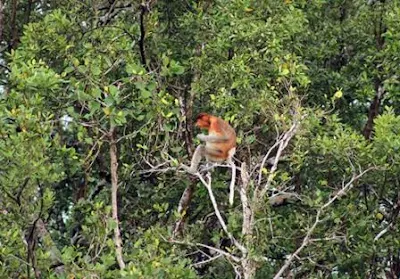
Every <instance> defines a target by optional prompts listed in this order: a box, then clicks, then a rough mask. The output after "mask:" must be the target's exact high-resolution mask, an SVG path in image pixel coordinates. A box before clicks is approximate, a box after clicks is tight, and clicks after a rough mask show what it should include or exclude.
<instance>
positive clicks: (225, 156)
mask: <svg viewBox="0 0 400 279" xmlns="http://www.w3.org/2000/svg"><path fill="white" fill-rule="evenodd" d="M196 126H197V127H199V128H200V129H206V130H208V135H204V134H199V135H197V138H198V139H199V140H201V141H204V142H205V145H202V144H201V145H199V146H198V147H197V148H196V151H195V152H194V154H193V157H192V161H191V164H190V167H187V166H185V165H182V167H183V168H184V169H185V170H186V171H188V172H190V173H196V172H197V168H198V166H199V163H200V161H201V159H202V158H203V157H205V158H206V160H207V161H210V162H217V163H222V162H224V161H226V162H227V163H229V164H230V165H231V167H232V181H231V185H230V193H229V203H230V204H231V205H232V204H233V198H234V187H235V177H236V166H235V164H234V162H233V160H232V157H233V155H234V154H235V152H236V133H235V130H234V129H233V128H232V126H231V125H229V123H228V122H226V121H225V120H222V119H221V118H219V117H217V116H214V115H211V114H208V113H200V114H199V115H198V116H197V118H196Z"/></svg>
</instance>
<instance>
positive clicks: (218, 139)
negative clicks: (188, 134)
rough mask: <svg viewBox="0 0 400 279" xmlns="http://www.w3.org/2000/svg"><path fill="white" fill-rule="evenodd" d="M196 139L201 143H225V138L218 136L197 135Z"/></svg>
mask: <svg viewBox="0 0 400 279" xmlns="http://www.w3.org/2000/svg"><path fill="white" fill-rule="evenodd" d="M197 138H198V139H199V140H201V141H206V142H211V143H218V142H225V141H227V138H226V137H224V136H219V135H205V134H198V135H197Z"/></svg>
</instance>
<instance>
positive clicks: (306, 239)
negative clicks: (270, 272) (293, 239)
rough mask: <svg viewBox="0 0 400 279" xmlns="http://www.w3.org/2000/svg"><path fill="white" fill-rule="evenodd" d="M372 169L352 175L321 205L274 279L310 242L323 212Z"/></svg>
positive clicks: (278, 276)
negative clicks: (300, 240)
mask: <svg viewBox="0 0 400 279" xmlns="http://www.w3.org/2000/svg"><path fill="white" fill-rule="evenodd" d="M372 169H375V168H373V167H371V168H368V169H366V170H364V171H362V172H360V173H359V174H358V175H353V177H352V178H351V179H350V181H349V182H347V184H346V185H344V186H343V187H342V189H340V190H339V191H338V192H337V193H336V195H335V196H333V197H332V198H330V199H329V200H328V201H327V202H326V203H325V204H324V205H322V206H321V207H320V209H319V210H318V212H317V216H316V217H315V221H314V223H313V225H312V226H311V228H309V229H308V232H307V234H306V236H305V237H304V239H303V241H302V243H301V245H300V247H299V248H297V250H296V251H295V252H294V253H293V254H291V255H290V257H289V258H288V259H287V260H286V262H285V264H284V265H283V266H282V267H281V268H280V269H279V271H278V273H276V274H275V276H274V279H278V278H281V276H282V274H283V273H284V272H285V271H286V269H287V268H288V267H289V266H290V264H291V263H292V262H293V260H294V259H295V258H297V257H298V255H299V254H300V252H301V251H302V250H303V249H304V248H305V247H306V246H307V245H308V244H309V243H310V242H311V241H312V239H311V235H312V234H313V232H314V230H315V228H316V227H317V225H318V223H319V222H320V217H321V214H322V212H323V210H324V209H326V208H327V207H329V206H330V205H331V204H332V203H333V202H334V201H335V200H336V199H338V198H339V197H341V196H343V195H344V194H346V193H347V191H349V190H350V189H351V188H352V187H353V185H354V184H353V183H354V182H355V181H357V180H358V179H360V178H361V177H362V176H363V175H364V174H366V173H367V172H369V171H371V170H372ZM343 184H344V182H343Z"/></svg>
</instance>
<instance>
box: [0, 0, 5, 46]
mask: <svg viewBox="0 0 400 279" xmlns="http://www.w3.org/2000/svg"><path fill="white" fill-rule="evenodd" d="M3 30H4V4H3V1H1V0H0V44H1V42H3Z"/></svg>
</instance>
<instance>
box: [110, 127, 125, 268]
mask: <svg viewBox="0 0 400 279" xmlns="http://www.w3.org/2000/svg"><path fill="white" fill-rule="evenodd" d="M109 138H110V162H111V206H112V218H113V219H114V221H115V228H114V242H115V254H116V257H117V261H118V265H119V268H120V269H124V268H125V262H124V259H123V258H122V240H121V232H120V230H119V221H118V202H117V194H118V160H117V142H116V139H115V127H114V126H112V127H111V128H110V132H109Z"/></svg>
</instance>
